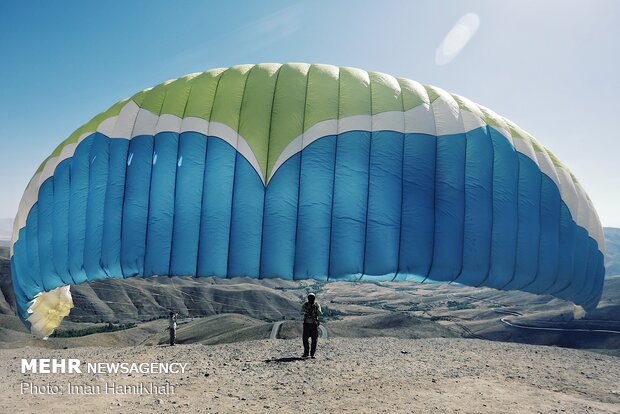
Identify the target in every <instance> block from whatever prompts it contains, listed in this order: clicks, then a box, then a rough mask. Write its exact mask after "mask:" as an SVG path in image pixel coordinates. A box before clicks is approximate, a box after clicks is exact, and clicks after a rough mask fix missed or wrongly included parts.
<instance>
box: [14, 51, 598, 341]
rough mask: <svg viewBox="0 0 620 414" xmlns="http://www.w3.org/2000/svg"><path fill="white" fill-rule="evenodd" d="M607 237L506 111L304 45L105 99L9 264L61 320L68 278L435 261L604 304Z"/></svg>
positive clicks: (36, 301) (401, 272)
mask: <svg viewBox="0 0 620 414" xmlns="http://www.w3.org/2000/svg"><path fill="white" fill-rule="evenodd" d="M603 253H604V244H603V237H602V229H601V225H600V221H599V219H598V216H597V214H596V211H595V210H594V207H593V206H592V203H591V201H590V199H589V198H588V197H587V195H586V193H585V191H584V190H583V188H582V187H581V185H580V184H579V182H578V181H577V179H576V178H575V177H574V176H573V175H572V174H571V173H570V171H569V170H568V169H567V168H566V167H565V166H564V165H563V164H562V163H561V162H560V161H559V160H558V159H557V157H555V156H554V155H553V154H552V153H551V152H550V151H549V150H547V149H546V148H544V147H543V146H542V145H541V144H539V143H538V142H537V141H536V140H535V139H534V138H533V137H532V136H530V135H529V134H527V133H526V132H524V131H523V130H522V129H520V128H519V127H518V126H517V125H515V124H514V123H512V122H510V121H509V120H507V119H506V118H503V117H501V116H499V115H497V114H495V113H494V112H493V111H491V110H489V109H487V108H485V107H483V106H480V105H477V104H474V103H473V102H471V101H469V100H467V99H466V98H463V97H461V96H458V95H454V94H450V93H448V92H446V91H444V90H442V89H439V88H436V87H432V86H425V85H421V84H419V83H417V82H415V81H412V80H409V79H404V78H396V77H393V76H390V75H387V74H383V73H377V72H366V71H363V70H360V69H355V68H346V67H340V68H339V67H335V66H330V65H309V64H302V63H295V64H285V65H280V64H259V65H239V66H234V67H232V68H228V69H213V70H210V71H207V72H204V73H197V74H191V75H187V76H184V77H182V78H179V79H175V80H171V81H168V82H164V83H163V84H160V85H157V86H155V87H154V88H151V89H147V90H144V91H142V92H139V93H137V94H136V95H134V96H132V97H131V98H128V99H125V100H123V101H121V102H119V103H117V104H115V105H113V106H112V107H111V108H110V109H108V110H107V111H105V112H103V113H101V114H99V115H97V116H95V117H94V118H93V119H92V120H91V121H90V122H88V123H86V124H85V125H83V126H82V127H80V128H79V129H78V130H77V131H76V132H75V133H73V134H72V135H71V136H70V137H69V138H67V139H66V140H65V141H63V142H62V143H61V144H60V145H59V146H58V148H57V149H56V150H55V151H54V152H53V153H52V154H51V155H50V157H49V158H48V159H46V160H45V161H44V162H43V163H42V164H41V167H40V168H39V169H38V170H37V172H36V174H35V175H34V177H33V178H32V180H31V182H30V183H29V185H28V187H27V188H26V190H25V193H24V196H23V198H22V202H21V204H20V209H19V213H18V216H17V218H16V220H15V227H14V233H13V241H12V245H11V255H12V258H11V265H12V271H13V272H12V273H13V285H14V289H15V294H16V298H17V304H18V310H19V315H20V317H21V318H22V320H23V321H24V322H25V323H26V324H27V325H28V326H30V327H31V329H32V332H33V333H34V334H36V335H38V336H47V335H49V334H50V333H51V332H52V331H53V329H54V328H55V327H56V326H58V324H59V323H60V320H62V318H63V317H64V316H66V314H68V311H69V309H70V308H71V306H72V302H71V298H70V293H69V289H68V286H69V285H73V284H80V283H84V282H88V281H92V280H98V279H105V278H122V277H124V278H127V277H132V276H142V277H148V276H152V275H170V276H196V277H198V276H217V277H234V276H249V277H254V278H271V277H279V278H285V279H295V280H297V279H307V278H313V279H318V280H360V279H362V280H396V281H399V280H419V281H426V280H435V281H446V282H457V283H462V284H466V285H471V286H489V287H493V288H496V289H505V290H512V289H517V290H524V291H528V292H533V293H538V294H551V295H554V296H556V297H559V298H563V299H566V300H570V301H572V302H574V303H576V304H579V305H581V306H583V307H584V308H585V309H587V310H591V309H594V308H595V307H596V305H597V303H598V301H599V298H600V295H601V291H602V283H603V277H604V266H603Z"/></svg>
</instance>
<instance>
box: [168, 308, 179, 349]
mask: <svg viewBox="0 0 620 414" xmlns="http://www.w3.org/2000/svg"><path fill="white" fill-rule="evenodd" d="M168 329H169V330H170V346H174V343H175V342H176V339H177V314H176V313H174V312H170V316H169V317H168Z"/></svg>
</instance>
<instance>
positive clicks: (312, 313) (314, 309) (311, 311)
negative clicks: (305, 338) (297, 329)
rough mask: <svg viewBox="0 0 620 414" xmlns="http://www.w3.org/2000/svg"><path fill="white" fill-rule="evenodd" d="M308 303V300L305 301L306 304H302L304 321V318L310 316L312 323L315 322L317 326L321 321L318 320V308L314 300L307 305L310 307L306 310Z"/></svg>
mask: <svg viewBox="0 0 620 414" xmlns="http://www.w3.org/2000/svg"><path fill="white" fill-rule="evenodd" d="M308 305H310V302H307V303H306V306H304V308H305V313H304V322H305V319H306V318H310V319H312V321H313V322H314V323H316V325H317V326H319V325H320V324H321V323H320V321H319V308H318V307H317V304H316V302H315V303H313V304H312V305H310V306H309V307H310V309H309V310H308Z"/></svg>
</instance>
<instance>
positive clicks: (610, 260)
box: [604, 227, 620, 276]
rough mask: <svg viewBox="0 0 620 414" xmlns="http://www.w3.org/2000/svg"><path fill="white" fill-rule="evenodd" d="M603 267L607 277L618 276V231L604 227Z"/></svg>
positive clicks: (619, 234)
mask: <svg viewBox="0 0 620 414" xmlns="http://www.w3.org/2000/svg"><path fill="white" fill-rule="evenodd" d="M604 230H605V248H606V249H607V254H606V257H605V267H606V269H607V272H606V273H607V276H613V275H620V229H618V228H615V227H605V228H604Z"/></svg>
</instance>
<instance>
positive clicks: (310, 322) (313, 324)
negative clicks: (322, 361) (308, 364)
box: [300, 293, 323, 358]
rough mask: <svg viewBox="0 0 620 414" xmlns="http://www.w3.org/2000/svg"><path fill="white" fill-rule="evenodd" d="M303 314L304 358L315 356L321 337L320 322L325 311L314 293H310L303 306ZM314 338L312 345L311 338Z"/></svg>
mask: <svg viewBox="0 0 620 414" xmlns="http://www.w3.org/2000/svg"><path fill="white" fill-rule="evenodd" d="M300 313H301V314H302V315H304V330H303V335H302V339H303V343H304V354H303V357H304V358H308V355H310V358H314V353H315V352H316V343H317V340H318V338H319V324H320V319H321V315H323V311H322V310H321V305H319V304H318V303H317V301H316V296H315V295H314V293H310V294H308V301H307V302H306V303H304V304H303V306H302V307H301V312H300ZM310 338H312V345H310V344H309V339H310Z"/></svg>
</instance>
